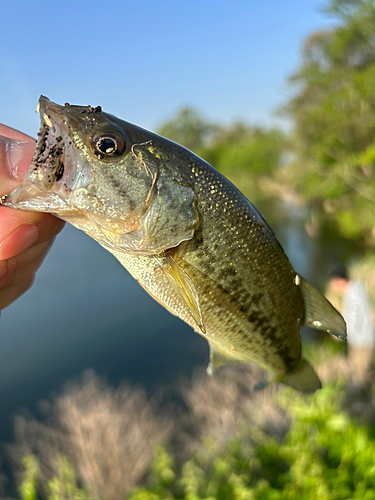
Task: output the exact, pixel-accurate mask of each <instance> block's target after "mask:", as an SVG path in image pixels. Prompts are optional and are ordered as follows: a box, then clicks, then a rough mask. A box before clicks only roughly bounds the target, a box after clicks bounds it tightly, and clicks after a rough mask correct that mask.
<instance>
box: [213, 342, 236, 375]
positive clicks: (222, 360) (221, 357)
mask: <svg viewBox="0 0 375 500" xmlns="http://www.w3.org/2000/svg"><path fill="white" fill-rule="evenodd" d="M209 346H210V362H209V363H208V366H207V370H206V371H207V374H208V375H212V374H213V372H214V371H215V370H217V368H219V366H223V365H226V364H228V363H233V362H234V361H236V360H235V359H234V358H232V357H231V356H228V355H227V354H226V353H225V352H223V351H220V350H219V349H217V348H216V347H213V345H212V343H211V342H209Z"/></svg>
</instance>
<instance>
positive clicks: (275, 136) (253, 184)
mask: <svg viewBox="0 0 375 500" xmlns="http://www.w3.org/2000/svg"><path fill="white" fill-rule="evenodd" d="M158 132H159V133H160V134H161V135H164V136H165V137H167V138H168V139H171V140H173V141H175V142H177V143H179V144H182V145H183V146H185V147H187V148H188V149H191V150H192V151H194V153H196V154H197V155H198V156H200V157H201V158H203V159H204V160H206V161H207V162H208V163H210V164H211V165H213V166H214V167H215V168H217V169H218V170H219V171H220V172H222V173H223V174H224V175H225V176H226V177H228V178H229V180H231V181H232V182H234V183H235V184H236V185H237V186H238V187H239V188H240V189H241V190H242V191H243V192H244V194H245V195H246V196H247V197H248V198H250V199H251V200H252V201H253V202H254V201H255V202H256V201H257V200H259V198H260V197H261V196H262V195H261V194H260V193H259V188H260V183H259V180H260V179H261V178H262V177H264V176H267V175H270V174H271V173H272V172H274V171H275V170H276V169H277V168H278V167H279V166H280V164H281V163H282V155H283V153H284V151H285V147H286V141H285V136H284V134H283V133H282V132H281V131H280V130H277V129H271V130H264V129H261V128H259V127H250V126H248V125H245V124H244V123H241V122H235V123H233V124H232V125H230V126H228V127H222V126H219V125H214V124H212V123H210V122H207V121H205V120H204V119H203V118H202V117H201V116H200V115H199V114H198V113H197V112H196V111H195V110H192V109H189V108H185V109H183V110H181V111H180V112H179V113H177V114H176V116H175V117H173V118H172V119H171V120H170V121H168V122H167V123H166V124H165V125H163V126H162V127H161V128H160V129H159V130H158Z"/></svg>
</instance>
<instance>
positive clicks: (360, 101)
mask: <svg viewBox="0 0 375 500" xmlns="http://www.w3.org/2000/svg"><path fill="white" fill-rule="evenodd" d="M2 19H3V23H2V28H1V32H0V49H1V54H2V56H1V58H0V93H1V95H2V98H1V99H0V121H1V122H2V123H4V124H6V125H9V126H12V127H14V128H17V129H19V130H22V131H23V132H26V133H28V134H30V135H32V136H36V133H37V130H38V128H39V117H38V115H36V114H35V113H34V109H35V107H36V103H37V100H38V97H39V95H40V94H44V95H46V96H48V97H49V98H50V99H51V100H53V101H56V102H58V103H60V104H62V103H64V102H70V103H71V104H82V105H88V104H91V105H93V106H96V105H101V106H102V107H103V109H104V110H105V111H107V112H110V113H113V114H115V115H116V116H118V117H120V118H123V119H124V120H127V121H130V122H132V123H135V124H137V125H140V126H142V127H144V128H148V129H151V130H153V131H156V132H158V133H160V134H161V135H164V136H166V137H168V138H170V139H172V140H174V141H176V142H178V143H180V144H182V145H184V146H186V147H187V148H189V149H191V150H193V151H194V152H195V153H197V154H198V155H199V156H201V157H203V158H204V159H205V160H207V161H208V162H210V163H211V164H212V165H214V166H215V167H216V168H217V169H218V170H220V171H221V172H222V173H223V174H224V175H225V176H227V177H228V178H229V179H230V180H231V181H232V182H233V183H234V184H236V185H237V186H238V187H239V188H240V189H241V191H242V192H243V193H244V194H245V195H246V196H247V197H248V199H249V200H250V201H251V202H252V203H253V204H254V205H255V206H256V207H257V208H258V209H259V210H260V211H261V212H262V213H263V215H264V216H265V217H266V219H267V221H268V222H269V224H270V225H271V227H272V228H273V230H274V232H275V234H276V236H277V237H278V239H279V241H280V242H281V244H282V246H283V248H284V249H285V251H286V253H287V255H288V257H289V259H290V261H291V262H292V264H293V266H294V267H295V269H296V271H297V272H298V273H299V274H301V275H303V276H305V277H306V278H307V279H309V280H310V282H311V283H312V284H313V285H315V286H316V287H317V288H318V289H320V290H321V291H324V290H327V286H328V280H329V276H330V272H331V271H332V269H334V268H335V267H337V265H346V266H347V268H348V269H349V272H350V276H351V278H352V279H355V280H359V281H360V282H361V283H362V284H363V286H364V288H365V290H366V291H367V294H368V297H369V300H370V304H371V307H373V305H374V300H375V205H374V200H375V182H374V173H375V172H374V169H375V5H374V2H373V1H369V0H327V1H325V2H322V1H317V0H304V1H303V2H299V1H297V0H285V1H283V2H278V1H276V0H268V1H263V2H257V1H252V0H251V1H244V0H243V1H240V0H238V1H237V0H231V1H230V2H228V1H220V0H219V1H218V0H216V1H215V2H214V1H210V0H203V1H200V2H198V1H190V2H172V1H164V2H160V1H159V2H156V1H153V0H140V1H138V2H128V1H121V2H120V1H113V2H111V3H107V4H103V3H102V2H97V1H95V0H94V1H91V2H87V1H86V0H84V1H82V2H80V3H79V4H78V3H73V2H71V1H70V0H68V1H66V2H63V3H55V4H53V3H50V2H45V1H33V2H25V1H19V2H13V3H10V2H8V3H7V4H6V5H3V6H2ZM327 293H328V295H330V296H332V299H333V301H335V299H337V297H334V293H333V291H332V290H329V289H328V290H327ZM337 305H338V307H340V303H339V301H338V302H337ZM303 335H304V341H305V351H306V353H307V356H308V357H310V359H311V360H312V361H313V363H314V362H315V366H317V367H318V371H319V373H320V375H321V377H322V378H323V379H324V380H326V381H328V382H329V383H328V384H327V388H326V389H324V391H321V393H320V395H317V396H314V398H311V399H309V400H308V401H303V400H299V399H298V398H297V397H296V396H293V401H294V402H295V404H294V406H293V407H292V406H291V405H290V402H289V401H290V398H289V399H288V397H286V396H285V395H284V396H283V394H284V393H283V394H281V395H280V394H279V391H278V390H277V389H276V388H269V389H267V390H266V391H265V392H264V393H262V394H260V395H259V394H255V393H254V392H253V391H252V389H251V388H252V385H253V384H254V382H255V381H256V380H259V378H261V377H262V376H263V375H262V373H261V371H260V370H257V369H255V368H251V367H242V368H241V367H236V366H235V367H224V368H222V369H221V370H220V372H219V373H218V374H217V375H215V377H216V378H215V377H214V378H213V379H211V380H207V377H206V376H205V368H206V365H207V362H208V347H207V344H206V342H205V340H204V339H203V338H201V337H199V336H198V335H195V334H194V333H193V332H192V331H191V329H190V328H189V327H187V326H186V325H185V324H184V323H182V322H181V321H180V320H178V319H177V318H175V317H173V316H171V315H170V314H169V313H167V312H166V311H165V310H164V309H163V308H162V307H161V306H160V305H158V304H157V303H156V302H155V301H153V300H152V299H151V298H150V297H149V296H148V295H147V294H146V293H145V292H144V291H143V289H141V288H140V287H139V285H138V284H137V283H136V282H135V281H134V280H133V279H132V278H131V277H130V275H128V273H127V272H126V271H125V270H124V269H123V268H122V267H121V266H120V265H119V264H118V263H117V261H116V260H115V259H114V258H113V257H112V256H111V255H110V254H109V253H107V252H105V251H104V250H103V249H102V248H101V247H99V245H98V244H96V243H95V242H94V241H93V240H91V239H89V238H88V237H87V236H86V235H85V234H83V233H80V232H79V231H77V230H75V229H74V228H72V227H70V226H67V227H66V228H65V229H64V230H63V232H62V233H61V234H60V235H59V236H58V238H57V240H56V242H55V245H54V247H53V248H52V250H51V252H50V254H49V256H48V257H47V259H46V261H45V263H44V264H43V266H42V267H41V269H40V271H39V272H38V274H37V279H36V282H35V284H34V286H33V287H32V289H31V290H30V291H29V292H28V293H27V294H26V295H25V296H23V297H22V298H20V299H19V300H18V301H17V302H16V303H14V304H13V305H12V306H10V307H8V308H7V309H6V310H5V311H3V312H2V315H1V318H0V441H1V442H3V446H2V448H1V457H2V458H1V462H2V469H1V470H2V479H1V481H0V484H1V487H0V492H1V491H2V492H3V497H4V498H5V497H8V498H16V497H17V498H19V497H22V498H27V499H30V500H31V499H34V498H35V499H36V498H48V499H54V500H58V499H60V498H61V499H63V498H64V499H65V498H69V499H70V498H77V499H78V498H87V499H94V498H111V499H112V498H113V499H118V498H126V496H127V495H130V496H131V498H133V499H134V500H155V499H158V498H187V499H188V500H195V499H199V498H223V499H224V498H225V499H226V498H243V499H247V498H265V499H267V498H273V499H279V498H289V499H290V498H306V499H307V498H313V497H314V498H315V495H317V494H318V493H317V492H319V495H320V496H319V498H327V499H328V498H336V497H334V496H332V495H333V492H335V491H336V490H337V488H338V486H337V485H336V484H335V483H334V482H332V480H331V476H332V474H331V472H332V471H336V470H337V468H338V469H339V470H340V471H341V472H340V474H341V475H340V474H339V475H338V476H336V479H337V477H340V478H341V479H340V481H341V483H340V484H341V486H340V487H342V488H343V489H342V491H343V492H345V493H342V494H343V495H344V496H345V495H346V496H345V498H347V497H349V496H350V495H351V494H352V491H357V490H358V488H359V486H358V485H359V484H361V485H362V486H361V487H363V491H364V492H368V491H374V496H373V497H371V496H368V497H366V498H375V482H374V481H375V480H374V473H373V472H371V470H372V471H373V464H372V465H371V450H375V442H374V440H373V439H372V438H371V435H374V432H373V431H374V429H375V428H374V419H373V416H374V411H373V409H374V407H375V403H374V398H373V394H372V389H371V382H372V378H371V377H372V373H371V371H369V373H366V376H365V379H366V383H365V384H361V387H360V388H359V389H358V387H355V390H354V392H353V387H354V386H353V383H350V380H349V382H348V380H347V379H348V377H347V375H348V373H349V371H350V367H349V365H348V363H347V358H346V348H345V346H343V344H339V343H336V342H334V341H333V340H332V339H326V337H325V336H323V335H317V334H315V333H313V332H311V331H304V332H303ZM326 341H327V342H326ZM369 348H370V349H372V347H371V346H370V347H369ZM87 370H90V371H89V372H87ZM83 373H86V374H85V375H83V378H82V374H83ZM68 381H70V383H71V384H73V385H69V386H66V383H67V382H68ZM123 384H126V385H123ZM348 384H349V385H348ZM286 394H289V396H290V393H289V392H286ZM333 401H334V402H335V404H334V403H333ZM308 409H309V412H308ZM307 414H308V415H309V416H306V415H307ZM16 415H18V416H17V418H16V427H14V422H15V416H16ZM361 418H362V420H358V419H361ZM332 419H333V420H332ZM353 419H354V420H353ZM290 422H293V424H290ZM327 422H328V423H327ZM14 428H15V429H16V431H15V432H14ZM317 429H319V433H317ZM250 430H251V432H250ZM255 430H256V432H258V434H257V435H256V436H255V435H254V432H255ZM344 431H345V433H346V434H345V435H347V436H349V437H348V441H347V442H342V439H340V436H341V435H342V434H343V432H344ZM314 433H315V434H314ZM239 436H241V439H240V438H239ZM244 436H246V439H245V437H244ZM361 439H362V441H361ZM288 440H291V441H288ZM306 440H309V442H310V445H311V446H310V447H308V450H307V449H305V448H304V449H303V450H302V449H301V448H298V443H299V442H301V443H303V442H306ZM357 441H358V443H360V442H361V443H362V445H360V444H358V443H357ZM240 442H241V443H246V445H245V444H243V446H242V447H241V446H240V445H239V443H240ZM354 442H356V443H357V444H356V445H354V444H353V443H354ZM116 443H117V445H118V446H117V447H116ZM291 443H293V446H295V448H293V447H291ZM160 444H163V448H160V447H159V448H158V447H157V446H158V445H160ZM345 446H347V447H348V449H349V448H350V450H351V453H352V455H350V454H349V455H350V456H347V458H346V462H345V461H344V462H343V461H342V456H343V455H345V453H344V451H345V450H343V447H345ZM356 446H357V448H356ZM361 446H362V448H361ZM340 447H341V448H340ZM134 450H138V452H134ZM283 450H284V451H283ZM363 450H366V453H367V454H368V455H366V453H365V452H364V451H363ZM309 453H310V454H309ZM358 456H361V457H362V459H361V460H360V461H358ZM372 456H374V455H372ZM23 457H24V458H23ZM110 457H111V459H112V461H110ZM223 457H226V458H225V459H224V458H223ZM325 457H326V458H325ZM327 457H329V458H327ZM297 458H298V460H297ZM366 460H367V461H366ZM319 467H320V469H319ZM355 467H358V471H357V469H355ZM325 468H326V469H327V471H328V472H327V473H326V469H325ZM353 468H354V469H355V470H356V471H357V472H356V474H357V476H358V480H357V483H356V482H355V481H354V480H353V479H352V476H353V470H354V469H353ZM317 470H320V472H319V473H317V472H316V471H317ZM314 471H315V472H314ZM350 471H352V472H350ZM319 474H320V476H319ZM357 476H356V477H357ZM306 477H311V481H310V483H308V484H306V481H305V479H304V478H306ZM319 477H321V478H322V479H321V480H320V479H319ZM350 478H351V479H350ZM330 481H331V482H330ZM353 481H354V482H353ZM16 484H18V485H22V487H21V490H19V491H17V490H16V486H15V485H16ZM136 487H141V488H143V489H141V490H139V489H138V490H137V489H136V490H134V488H136ZM1 488H2V489H1ZM22 488H23V489H22ZM64 488H65V489H64ZM69 488H70V489H69ZM293 488H295V489H293ZM335 488H336V489H335ZM371 488H373V490H372V489H371ZM288 491H289V493H288ZM337 491H338V490H337ZM337 491H336V492H337ZM340 491H341V490H340ZM293 492H294V493H293ZM284 494H285V495H286V496H282V495H284ZM335 494H336V493H335ZM340 494H341V493H340ZM366 494H367V493H366ZM27 495H29V496H27ZM32 495H34V496H32ZM53 495H55V496H53ZM64 495H65V496H64ZM69 495H70V496H69ZM85 495H86V496H85ZM189 495H190V496H189ZM251 495H252V496H251ZM262 495H263V496H262ZM266 495H269V496H266ZM272 495H274V496H272ZM277 495H279V496H277ZM287 495H289V496H287ZM293 495H295V496H293ZM303 495H305V496H303ZM309 495H310V496H309ZM324 495H326V496H324ZM358 495H360V494H358ZM363 495H365V493H363ZM337 498H341V497H340V496H338V497H337ZM342 498H344V497H342ZM356 498H365V496H363V497H362V496H357V497H356Z"/></svg>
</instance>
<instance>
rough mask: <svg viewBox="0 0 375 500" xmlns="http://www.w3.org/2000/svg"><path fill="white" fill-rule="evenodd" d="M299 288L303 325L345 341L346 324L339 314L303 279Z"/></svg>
mask: <svg viewBox="0 0 375 500" xmlns="http://www.w3.org/2000/svg"><path fill="white" fill-rule="evenodd" d="M299 286H300V288H301V292H302V296H303V301H304V305H305V321H304V324H305V325H306V326H309V327H311V328H315V329H316V330H323V331H325V332H328V333H331V334H332V335H335V336H336V337H337V338H339V339H340V340H346V323H345V320H344V318H343V317H342V316H341V314H340V313H339V312H338V311H337V310H336V309H335V308H334V307H333V305H332V304H331V303H330V302H328V300H327V299H326V298H325V297H324V296H323V295H322V294H321V293H320V292H318V290H316V289H315V288H314V287H312V286H311V285H310V284H309V283H307V281H305V280H304V279H303V278H300V283H299Z"/></svg>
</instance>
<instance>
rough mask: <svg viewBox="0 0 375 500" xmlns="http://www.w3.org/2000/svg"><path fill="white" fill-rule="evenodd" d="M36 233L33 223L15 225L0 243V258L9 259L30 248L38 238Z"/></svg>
mask: <svg viewBox="0 0 375 500" xmlns="http://www.w3.org/2000/svg"><path fill="white" fill-rule="evenodd" d="M38 234H39V231H38V228H37V226H36V225H35V224H22V225H21V226H18V227H16V229H14V230H13V231H12V232H11V233H9V234H8V235H7V236H6V237H5V239H4V240H3V241H2V242H1V243H0V260H6V259H9V258H11V257H14V256H16V255H18V254H20V253H21V252H23V251H25V250H27V249H28V248H30V247H31V246H32V245H34V243H35V242H36V240H37V239H38Z"/></svg>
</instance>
